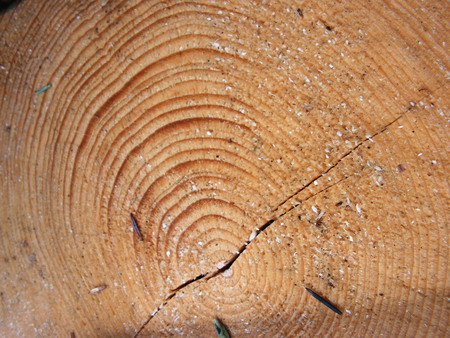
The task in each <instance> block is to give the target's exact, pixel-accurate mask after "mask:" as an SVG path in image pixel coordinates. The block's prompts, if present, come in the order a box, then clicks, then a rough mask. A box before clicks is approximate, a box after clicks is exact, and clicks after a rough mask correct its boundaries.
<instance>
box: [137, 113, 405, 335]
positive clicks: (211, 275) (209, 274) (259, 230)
mask: <svg viewBox="0 0 450 338" xmlns="http://www.w3.org/2000/svg"><path fill="white" fill-rule="evenodd" d="M408 111H410V110H408ZM408 111H406V112H404V113H403V114H400V115H399V116H398V117H396V118H395V119H394V120H392V121H391V122H389V123H387V124H386V125H384V126H383V127H381V128H380V129H379V130H378V131H377V132H375V133H374V134H372V135H370V136H367V137H366V138H365V139H364V140H362V141H360V142H359V143H358V144H357V145H356V146H354V147H353V148H351V149H350V150H349V151H347V152H346V153H345V154H344V155H342V156H341V157H340V158H339V159H338V160H337V161H336V163H335V164H333V165H332V166H330V167H329V168H328V169H326V170H325V171H324V172H322V173H321V174H320V175H318V176H316V177H315V178H313V179H312V180H311V181H309V182H308V183H307V184H306V185H304V186H303V187H301V188H300V189H298V190H297V191H296V192H295V193H294V194H292V195H291V196H289V197H288V198H287V199H285V200H284V201H283V202H281V203H280V204H278V206H277V207H276V208H275V210H274V213H275V214H276V213H277V211H278V210H279V209H280V208H281V207H282V206H283V205H285V204H287V203H288V202H289V201H291V200H292V199H294V198H295V197H296V196H297V195H298V194H300V193H301V192H302V191H303V190H305V189H306V188H308V187H309V186H310V185H311V184H313V183H314V182H315V181H316V180H318V179H319V178H320V177H323V176H325V175H326V174H328V173H329V172H330V171H331V170H333V169H334V168H336V166H338V165H339V163H341V162H342V161H343V160H344V159H345V158H347V157H348V156H349V155H350V154H352V153H353V152H355V150H357V149H358V148H360V147H361V146H362V145H364V144H365V143H366V142H367V141H372V139H373V138H375V137H377V136H378V135H380V134H382V133H384V132H385V131H386V130H387V129H388V128H389V126H391V125H392V124H394V123H395V122H397V121H398V120H399V119H400V118H402V117H403V116H405V115H406V114H407V113H408ZM348 177H350V176H345V177H344V178H342V179H340V180H339V181H337V182H334V183H333V184H331V185H329V186H326V187H325V188H323V189H321V190H320V191H318V192H316V193H314V194H312V195H311V196H309V197H307V198H305V199H304V200H302V201H300V202H297V203H294V204H293V205H292V206H291V207H290V208H288V209H287V210H286V211H284V212H282V213H280V214H279V215H278V216H275V217H273V218H272V219H270V220H269V221H267V222H266V223H264V224H263V225H262V226H261V227H259V228H256V229H255V230H254V231H256V233H254V236H251V237H250V238H249V239H248V240H247V241H246V242H245V243H244V244H243V245H242V246H241V248H240V249H239V250H238V252H237V253H235V254H234V255H233V257H232V258H231V259H230V260H229V261H228V262H227V263H226V264H225V265H224V266H223V267H221V268H219V269H217V270H216V271H213V272H206V273H202V274H200V275H198V276H197V277H194V278H192V279H190V280H188V281H186V282H184V283H183V284H180V285H179V286H178V287H176V288H175V289H172V290H171V293H170V294H169V296H167V297H166V298H165V299H164V301H163V303H161V304H160V305H159V306H158V308H157V309H156V310H155V311H153V313H152V314H151V315H150V316H149V318H148V319H147V320H146V321H145V322H144V324H142V325H141V327H140V328H139V330H138V331H137V332H136V334H135V336H134V337H137V336H138V335H139V334H140V333H141V332H142V330H143V329H144V328H145V326H147V324H148V323H149V322H150V320H151V319H152V318H153V317H155V316H156V315H157V314H158V312H159V311H160V310H161V309H162V308H163V307H164V306H165V305H166V304H167V303H168V301H169V300H170V299H172V298H173V297H175V296H176V294H177V292H178V291H180V290H182V289H184V288H185V287H186V286H188V285H190V284H191V283H194V282H196V281H199V280H201V279H204V278H205V279H206V280H209V279H211V278H214V277H216V276H217V275H219V274H221V273H223V272H225V271H226V270H228V269H230V268H231V266H232V265H233V264H234V262H235V261H236V260H237V259H238V258H239V256H240V255H241V254H242V253H243V252H244V251H245V250H246V249H247V246H248V245H250V244H251V242H253V241H254V240H255V239H256V237H258V236H259V235H260V234H261V233H262V232H263V231H265V230H266V229H267V228H268V227H269V226H270V225H272V223H274V222H275V221H277V220H278V219H280V218H281V217H283V216H284V215H286V214H287V213H289V212H291V211H292V210H293V209H295V208H297V207H298V206H299V205H301V204H302V203H303V202H306V201H308V200H309V199H311V198H313V197H314V196H317V195H318V194H320V193H322V192H324V191H325V190H328V189H330V188H331V187H333V186H335V185H337V184H339V183H341V182H342V181H344V180H346V179H347V178H348Z"/></svg>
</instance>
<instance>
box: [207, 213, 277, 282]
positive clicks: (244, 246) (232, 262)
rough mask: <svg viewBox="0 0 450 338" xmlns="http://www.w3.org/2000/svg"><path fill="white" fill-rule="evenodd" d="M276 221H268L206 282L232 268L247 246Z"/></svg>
mask: <svg viewBox="0 0 450 338" xmlns="http://www.w3.org/2000/svg"><path fill="white" fill-rule="evenodd" d="M275 221H276V219H271V220H269V221H267V222H266V223H264V225H263V226H261V227H260V228H258V229H257V230H256V234H255V237H253V238H252V239H249V240H248V241H247V242H245V243H244V245H242V246H241V248H240V249H239V250H238V252H237V253H236V254H234V256H233V257H232V258H231V259H230V260H229V261H228V263H227V264H225V265H224V266H223V267H221V268H220V269H217V270H216V271H214V272H212V273H211V274H209V276H208V277H207V278H206V280H209V279H211V278H213V277H215V276H217V275H219V274H221V273H222V272H225V271H226V270H228V269H229V268H231V266H232V265H233V264H234V262H235V261H236V260H237V259H238V258H239V256H240V255H241V254H242V253H243V252H244V251H245V249H247V246H248V245H249V244H250V243H251V242H253V240H254V239H255V238H256V237H258V236H259V234H260V233H262V232H263V231H264V230H266V229H267V228H268V227H269V226H270V225H271V224H272V223H273V222H275Z"/></svg>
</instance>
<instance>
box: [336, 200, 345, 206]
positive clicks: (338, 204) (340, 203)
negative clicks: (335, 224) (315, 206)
mask: <svg viewBox="0 0 450 338" xmlns="http://www.w3.org/2000/svg"><path fill="white" fill-rule="evenodd" d="M342 203H343V202H342V201H340V202H337V203H336V204H335V205H336V206H337V207H339V206H341V205H342Z"/></svg>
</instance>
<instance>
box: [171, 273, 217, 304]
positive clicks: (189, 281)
mask: <svg viewBox="0 0 450 338" xmlns="http://www.w3.org/2000/svg"><path fill="white" fill-rule="evenodd" d="M208 273H209V272H207V273H202V274H200V275H198V276H197V277H195V278H192V279H189V280H188V281H187V282H184V283H183V284H181V285H180V286H178V287H176V288H175V289H173V290H171V292H173V293H174V294H176V293H177V292H178V291H180V290H181V289H183V288H185V287H186V286H188V285H189V284H191V283H194V282H195V281H198V280H200V279H202V278H203V277H205V276H206V275H208ZM171 298H172V297H171Z"/></svg>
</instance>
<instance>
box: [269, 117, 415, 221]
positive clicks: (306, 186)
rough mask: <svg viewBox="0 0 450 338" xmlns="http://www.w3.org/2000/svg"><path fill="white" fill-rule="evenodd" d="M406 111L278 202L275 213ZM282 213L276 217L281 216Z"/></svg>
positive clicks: (383, 130)
mask: <svg viewBox="0 0 450 338" xmlns="http://www.w3.org/2000/svg"><path fill="white" fill-rule="evenodd" d="M405 114H406V113H403V114H401V115H399V116H398V117H396V118H395V119H394V120H392V121H391V122H389V123H388V124H386V125H384V126H383V127H381V128H380V129H379V130H378V131H377V132H375V133H374V134H372V135H371V136H367V137H366V138H365V139H364V140H362V141H361V142H359V143H358V144H357V145H356V146H354V147H353V148H351V149H350V150H349V151H347V152H346V153H345V154H344V155H342V156H341V158H340V159H339V160H337V161H336V163H335V164H333V165H332V166H330V167H329V168H328V169H327V170H325V171H324V172H322V173H321V174H319V175H317V176H316V177H314V178H313V179H312V180H310V181H309V182H308V183H307V184H306V185H304V186H303V187H301V188H300V189H298V190H297V191H296V192H295V193H293V194H292V195H291V196H289V197H288V198H286V199H285V200H284V201H283V202H281V203H280V204H278V206H277V207H276V208H275V211H274V212H275V213H276V212H277V210H278V209H279V208H280V207H282V206H283V205H284V204H286V203H287V202H288V201H289V200H291V199H292V198H294V197H295V196H297V195H298V194H299V193H301V192H302V191H303V190H305V189H306V188H308V187H309V186H310V185H311V184H313V183H314V182H315V181H316V180H318V179H319V178H321V177H323V176H325V175H326V174H328V173H329V172H330V171H331V170H332V169H334V168H335V167H336V166H337V165H338V164H339V163H341V162H342V161H343V160H344V159H345V158H346V157H347V156H349V155H350V154H352V153H353V152H354V151H355V150H357V149H358V148H359V147H361V146H362V145H363V144H365V143H366V142H367V141H369V140H371V139H372V138H374V137H376V136H378V135H379V134H381V133H383V132H385V131H386V130H387V128H388V127H389V126H390V125H392V124H393V123H395V122H397V121H398V120H399V119H400V118H401V117H403V116H404V115H405ZM299 204H301V202H299V203H296V204H295V205H294V206H292V207H291V208H290V209H288V210H287V211H286V212H284V213H283V214H282V215H284V214H286V213H287V212H289V211H291V210H292V209H294V208H296V207H297V206H298V205H299ZM282 215H280V216H278V217H276V218H279V217H281V216H282Z"/></svg>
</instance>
